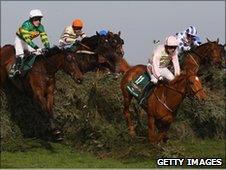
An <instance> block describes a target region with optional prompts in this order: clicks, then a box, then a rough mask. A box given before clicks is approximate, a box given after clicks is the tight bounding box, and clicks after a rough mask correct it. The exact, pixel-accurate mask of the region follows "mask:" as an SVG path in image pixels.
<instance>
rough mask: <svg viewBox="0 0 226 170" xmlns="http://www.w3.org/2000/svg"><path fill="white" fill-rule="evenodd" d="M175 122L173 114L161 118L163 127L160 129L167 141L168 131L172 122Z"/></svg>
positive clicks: (164, 139) (164, 140)
mask: <svg viewBox="0 0 226 170" xmlns="http://www.w3.org/2000/svg"><path fill="white" fill-rule="evenodd" d="M172 122H173V116H172V114H168V115H167V116H165V117H163V118H162V119H161V120H160V123H162V127H161V129H159V130H160V133H162V134H163V138H162V139H163V142H167V140H168V139H169V138H168V136H167V132H168V130H169V128H170V125H171V123H172Z"/></svg>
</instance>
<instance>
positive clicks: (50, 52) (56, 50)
mask: <svg viewBox="0 0 226 170" xmlns="http://www.w3.org/2000/svg"><path fill="white" fill-rule="evenodd" d="M63 52H64V50H62V49H60V48H59V47H57V46H53V47H52V48H50V49H49V50H48V51H47V52H46V53H45V57H47V58H49V57H51V56H53V55H56V54H59V53H63Z"/></svg>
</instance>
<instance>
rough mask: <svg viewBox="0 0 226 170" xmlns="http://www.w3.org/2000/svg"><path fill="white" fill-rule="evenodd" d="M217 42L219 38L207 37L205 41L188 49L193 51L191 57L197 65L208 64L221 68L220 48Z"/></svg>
mask: <svg viewBox="0 0 226 170" xmlns="http://www.w3.org/2000/svg"><path fill="white" fill-rule="evenodd" d="M218 43H219V39H217V40H216V41H210V40H209V39H208V38H207V42H206V43H204V44H201V45H200V46H198V47H196V48H194V49H192V50H190V52H193V53H194V54H193V57H194V59H195V60H196V62H197V63H198V64H199V65H203V66H207V64H210V65H212V66H214V67H217V68H222V63H223V56H222V49H221V47H220V45H219V44H218ZM186 54H187V52H185V55H186ZM185 57H186V56H185Z"/></svg>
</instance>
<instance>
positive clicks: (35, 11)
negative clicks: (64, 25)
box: [30, 9, 43, 18]
mask: <svg viewBox="0 0 226 170" xmlns="http://www.w3.org/2000/svg"><path fill="white" fill-rule="evenodd" d="M34 17H43V15H42V12H41V11H40V10H39V9H32V10H31V11H30V18H34Z"/></svg>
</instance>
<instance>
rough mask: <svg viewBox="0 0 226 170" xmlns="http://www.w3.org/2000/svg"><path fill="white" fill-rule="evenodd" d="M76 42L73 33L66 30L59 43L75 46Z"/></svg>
mask: <svg viewBox="0 0 226 170" xmlns="http://www.w3.org/2000/svg"><path fill="white" fill-rule="evenodd" d="M75 41H76V38H75V36H73V34H72V33H71V31H70V29H68V28H65V30H64V32H63V34H62V36H61V38H60V40H59V42H60V43H63V44H65V45H69V44H73V43H74V42H75Z"/></svg>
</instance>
